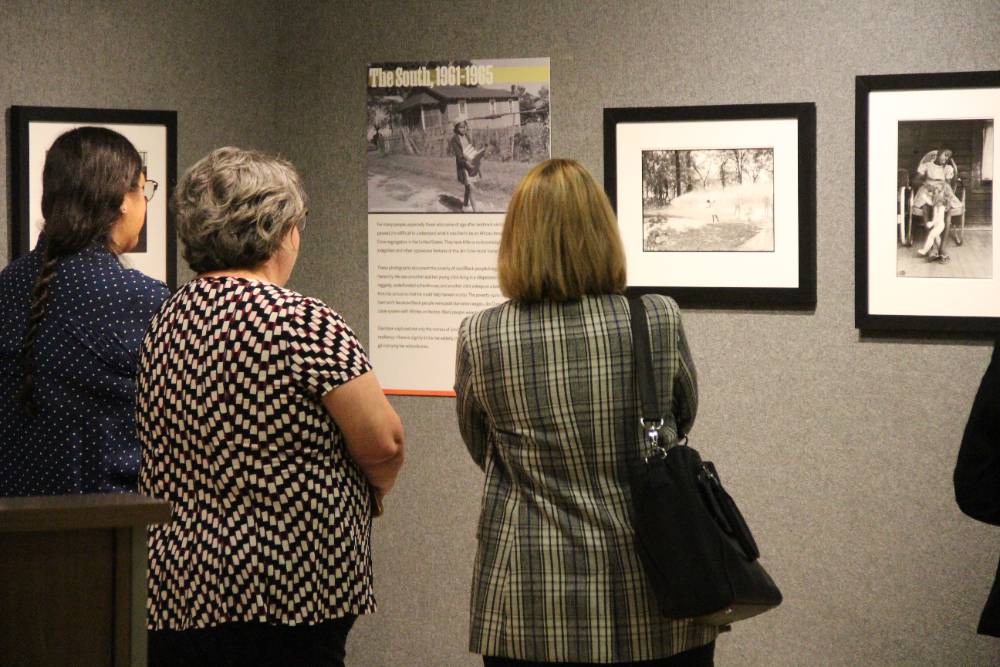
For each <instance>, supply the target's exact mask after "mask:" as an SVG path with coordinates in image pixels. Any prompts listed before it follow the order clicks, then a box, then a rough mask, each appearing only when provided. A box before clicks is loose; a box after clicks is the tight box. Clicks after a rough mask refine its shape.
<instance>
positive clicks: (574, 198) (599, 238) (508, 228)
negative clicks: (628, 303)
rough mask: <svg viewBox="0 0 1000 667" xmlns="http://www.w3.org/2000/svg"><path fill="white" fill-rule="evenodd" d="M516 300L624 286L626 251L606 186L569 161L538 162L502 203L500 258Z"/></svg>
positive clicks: (504, 284) (501, 273)
mask: <svg viewBox="0 0 1000 667" xmlns="http://www.w3.org/2000/svg"><path fill="white" fill-rule="evenodd" d="M497 273H498V277H499V280H500V290H501V291H502V292H503V293H504V295H505V296H506V297H508V298H510V299H514V300H515V301H521V302H524V303H533V302H536V301H541V300H543V299H551V300H553V301H567V300H570V299H578V298H580V297H581V296H583V295H585V294H611V293H620V292H622V291H624V289H625V250H624V248H623V247H622V241H621V236H620V235H619V233H618V222H617V220H616V218H615V213H614V211H613V210H612V209H611V203H610V202H608V197H607V195H605V194H604V190H603V189H601V186H599V185H598V184H597V182H596V181H595V180H594V177H593V176H591V175H590V173H588V172H587V170H586V169H584V168H583V166H582V165H580V164H579V163H578V162H576V161H574V160H564V159H553V160H546V161H545V162H541V163H539V164H538V165H536V166H535V167H534V168H533V169H532V170H531V171H529V172H528V173H527V175H526V176H525V177H524V178H523V179H522V180H521V182H520V183H519V184H518V186H517V189H515V190H514V195H513V197H511V200H510V205H509V206H508V207H507V217H506V218H505V219H504V223H503V234H502V235H501V237H500V252H499V255H498V257H497Z"/></svg>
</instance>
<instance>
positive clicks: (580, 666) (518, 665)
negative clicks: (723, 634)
mask: <svg viewBox="0 0 1000 667" xmlns="http://www.w3.org/2000/svg"><path fill="white" fill-rule="evenodd" d="M714 656H715V642H712V643H710V644H705V645H704V646H699V647H698V648H693V649H691V650H689V651H684V652H683V653H678V654H676V655H672V656H670V657H669V658H660V659H658V660H642V661H640V662H616V663H614V667H712V666H713V665H714V664H715V659H714ZM483 665H484V667H546V666H547V665H551V666H552V667H556V666H558V667H609V666H608V665H602V664H600V663H596V662H533V661H531V660H513V659H511V658H494V657H491V656H488V655H484V656H483Z"/></svg>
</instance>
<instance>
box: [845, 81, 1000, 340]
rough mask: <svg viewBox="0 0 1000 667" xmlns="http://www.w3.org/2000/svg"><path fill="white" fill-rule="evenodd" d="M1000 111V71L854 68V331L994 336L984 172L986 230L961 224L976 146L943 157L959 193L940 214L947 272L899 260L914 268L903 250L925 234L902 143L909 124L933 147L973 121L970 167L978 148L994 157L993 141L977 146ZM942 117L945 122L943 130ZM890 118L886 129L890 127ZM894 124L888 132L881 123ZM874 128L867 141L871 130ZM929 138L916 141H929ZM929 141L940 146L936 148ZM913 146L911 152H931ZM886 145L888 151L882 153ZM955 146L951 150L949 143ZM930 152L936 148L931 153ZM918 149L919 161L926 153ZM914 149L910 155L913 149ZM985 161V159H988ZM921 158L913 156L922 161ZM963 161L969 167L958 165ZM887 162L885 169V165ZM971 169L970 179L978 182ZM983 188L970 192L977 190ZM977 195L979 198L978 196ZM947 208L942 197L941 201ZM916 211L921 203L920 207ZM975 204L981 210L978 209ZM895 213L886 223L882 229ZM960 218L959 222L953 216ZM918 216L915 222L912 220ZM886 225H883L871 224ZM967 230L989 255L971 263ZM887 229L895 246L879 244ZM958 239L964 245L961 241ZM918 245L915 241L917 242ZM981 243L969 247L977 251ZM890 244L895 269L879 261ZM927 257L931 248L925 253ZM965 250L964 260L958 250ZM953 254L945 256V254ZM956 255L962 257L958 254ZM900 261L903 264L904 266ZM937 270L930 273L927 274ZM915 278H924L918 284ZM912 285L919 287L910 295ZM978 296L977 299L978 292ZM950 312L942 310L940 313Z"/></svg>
mask: <svg viewBox="0 0 1000 667" xmlns="http://www.w3.org/2000/svg"><path fill="white" fill-rule="evenodd" d="M997 116H1000V71H998V70H994V71H975V72H935V73H926V74H879V75H862V76H858V77H856V78H855V139H854V142H855V327H856V328H857V329H859V330H861V331H862V332H863V333H870V334H875V335H878V334H880V333H898V334H904V335H918V336H919V335H921V334H932V333H936V334H943V335H952V334H959V335H961V334H996V333H1000V295H998V296H997V298H995V299H994V298H992V295H993V294H994V293H996V292H997V289H1000V284H998V283H1000V275H998V274H1000V271H997V270H996V264H997V263H996V259H995V257H996V247H997V243H996V242H995V238H996V237H995V234H994V232H993V228H994V224H993V223H994V222H995V221H996V216H997V212H998V211H997V207H996V206H995V204H993V202H995V196H993V194H992V190H993V184H992V180H993V179H992V178H990V179H989V187H988V188H985V187H981V189H982V190H983V191H987V190H988V191H989V193H990V196H989V199H990V203H989V206H988V208H987V209H984V215H986V216H988V220H989V229H988V230H982V229H979V230H975V229H973V228H972V227H970V228H968V229H967V228H966V224H965V223H966V218H967V217H968V216H969V214H970V212H972V211H974V210H975V209H974V208H973V205H974V204H976V202H975V201H974V200H973V199H971V198H968V197H967V196H966V195H967V194H975V193H974V190H975V189H976V184H975V180H976V174H975V173H974V172H975V168H974V167H975V160H976V148H975V147H973V148H972V149H970V150H967V151H966V154H965V155H963V156H962V158H960V161H953V160H949V161H948V163H949V164H950V165H954V167H953V169H952V172H951V173H952V174H953V177H957V180H952V181H951V182H950V185H949V187H951V188H952V194H956V195H961V198H962V205H961V213H960V214H952V210H951V209H949V210H948V213H947V214H946V215H945V217H946V219H948V220H949V228H948V231H947V233H946V234H943V236H945V239H946V244H947V245H952V246H953V248H954V249H953V250H952V251H951V252H950V253H945V254H947V255H948V257H947V260H952V259H957V260H958V261H955V262H951V266H953V267H959V268H957V269H948V268H938V267H937V266H935V265H936V264H939V263H940V262H936V263H935V262H931V261H930V258H927V262H926V264H927V266H926V269H925V270H924V271H923V272H922V274H921V275H913V274H912V272H911V275H907V269H906V268H903V267H905V266H917V267H920V266H921V265H922V264H924V259H925V258H923V257H920V258H918V257H917V256H916V254H915V253H916V250H917V249H916V248H914V247H913V241H914V238H915V234H916V235H919V234H921V233H926V234H928V235H929V234H930V232H929V230H926V231H925V229H924V228H926V227H927V225H926V224H920V225H914V224H913V218H914V217H915V215H920V217H921V218H923V215H922V214H914V213H913V212H914V210H915V209H917V208H918V207H917V206H914V205H913V204H914V202H915V201H916V198H915V197H914V192H916V193H918V194H919V191H920V185H919V184H917V183H912V182H911V175H913V174H914V172H915V170H913V169H912V168H913V167H914V164H913V163H914V162H916V161H917V158H913V157H912V156H909V160H908V162H905V163H904V157H907V155H906V153H907V148H908V147H909V145H910V144H913V146H914V149H916V148H917V147H918V146H917V145H918V143H919V142H918V140H917V139H912V138H911V137H912V136H913V135H914V134H915V132H918V131H919V130H926V132H925V133H924V134H925V135H927V136H928V137H929V136H931V135H932V134H934V135H936V136H937V137H942V136H943V137H944V138H937V139H935V140H934V141H935V142H936V143H934V149H937V148H948V149H949V150H953V148H952V147H951V146H944V144H946V143H951V142H953V141H955V139H953V138H950V137H951V136H953V135H958V139H959V142H960V143H961V135H960V133H962V132H968V127H970V126H971V128H972V131H973V135H972V138H973V139H974V138H975V134H974V133H975V131H976V125H977V123H978V124H979V125H981V126H982V128H983V137H984V138H983V142H982V143H981V145H980V146H979V147H978V149H979V150H980V151H983V152H982V153H981V154H980V165H979V166H980V168H981V167H982V162H983V161H984V159H985V152H986V151H990V152H991V155H993V156H995V155H996V145H995V141H990V143H992V146H989V147H987V146H986V145H985V144H986V141H987V139H986V136H987V135H986V132H985V128H986V127H989V128H990V130H989V136H990V139H992V132H993V130H992V128H993V126H994V125H995V120H996V118H997ZM949 124H950V125H951V126H952V127H953V128H954V129H953V130H952V131H951V132H949V129H948V126H949ZM893 125H894V128H893ZM921 126H923V127H921ZM892 129H895V132H892V131H891V130H892ZM874 132H877V133H878V134H877V136H876V138H875V139H874V140H873V138H872V137H873V133H874ZM929 141H930V140H929V139H928V140H926V141H925V143H924V146H930V145H931V144H930V143H929ZM938 144H941V145H940V146H939V145H938ZM924 146H919V150H918V152H922V151H931V149H930V148H925V147H924ZM892 147H895V151H896V152H895V155H893V154H892V150H891V149H892ZM954 150H956V153H957V152H958V150H957V147H956V148H955V149H954ZM934 153H935V154H936V150H935V151H934ZM931 154H932V153H931V152H928V153H926V154H925V155H924V158H926V157H928V156H930V155H931ZM914 155H916V153H914ZM991 160H992V158H991ZM923 161H924V160H923V159H920V163H921V165H920V166H922V163H923ZM961 161H964V162H965V167H966V168H969V167H973V169H972V171H968V170H966V169H963V168H962V166H961V164H960V162H961ZM890 164H891V167H894V173H893V174H888V173H887V172H888V171H889V169H890ZM893 175H894V176H895V191H896V193H897V194H896V195H895V200H894V201H887V196H886V194H885V193H884V192H883V191H885V190H889V186H888V182H889V181H890V180H892V178H893ZM982 176H983V174H982V173H980V174H979V186H983V185H984V184H985V181H984V180H983V178H982ZM982 194H983V193H982V192H980V193H979V195H982ZM978 199H979V200H980V201H981V200H982V199H983V197H982V196H980V197H979V198H978ZM949 206H950V204H949ZM920 208H922V207H920ZM979 208H982V206H980V207H979ZM892 213H895V219H896V225H895V227H896V229H895V230H892V227H889V226H887V225H888V224H889V223H888V220H886V218H888V217H890V215H891V214H892ZM959 216H960V217H961V223H960V224H961V227H959V226H958V225H959V222H958V221H957V220H955V217H959ZM921 222H923V220H922V219H921ZM881 223H886V224H881ZM976 231H979V232H982V231H988V234H986V235H982V236H979V237H978V239H979V241H978V243H979V245H980V246H983V245H985V246H986V250H987V251H988V254H989V261H988V262H984V261H979V262H975V261H974V258H973V254H972V252H971V250H972V249H973V246H974V244H975V243H976V241H975V239H976V238H977V237H975V236H973V237H971V239H972V240H970V237H969V236H968V234H969V233H972V234H974V233H975V232H976ZM887 234H892V235H893V239H894V241H895V243H894V245H895V248H892V247H891V246H890V245H889V243H891V242H887V238H886V236H887ZM963 244H964V246H965V247H964V250H963V249H962V246H963ZM921 250H922V248H921ZM983 250H984V249H983V247H979V248H976V252H977V253H978V254H979V255H982V252H983ZM893 251H895V255H896V256H895V267H894V269H893V267H891V266H889V263H890V262H891V261H892V260H890V253H892V252H893ZM929 252H930V254H931V256H933V253H934V247H933V246H932V247H931V249H930V250H929ZM965 252H968V255H966V256H965V257H963V256H962V254H963V253H965ZM956 254H957V255H959V257H952V255H956ZM963 260H964V261H963ZM904 262H906V264H904ZM934 270H937V271H939V272H940V273H939V274H934V273H932V271H934ZM921 278H925V279H929V280H924V281H922V282H921V281H920V279H921ZM915 290H923V291H922V292H921V293H919V294H918V295H917V296H915V295H914V292H915ZM979 294H982V295H983V296H984V297H985V298H979V297H978V295H979ZM949 311H950V312H949Z"/></svg>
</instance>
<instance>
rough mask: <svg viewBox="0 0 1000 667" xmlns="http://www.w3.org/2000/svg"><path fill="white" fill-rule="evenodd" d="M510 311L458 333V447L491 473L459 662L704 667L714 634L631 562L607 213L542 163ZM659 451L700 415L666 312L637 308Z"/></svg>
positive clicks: (662, 303)
mask: <svg viewBox="0 0 1000 667" xmlns="http://www.w3.org/2000/svg"><path fill="white" fill-rule="evenodd" d="M498 271H499V279H500V287H501V289H502V290H503V293H504V294H505V295H506V296H507V297H509V299H510V300H509V301H507V302H505V303H503V304H501V305H499V306H496V307H495V308H491V309H489V310H485V311H482V312H480V313H477V314H476V315H473V316H471V317H469V318H467V319H466V320H465V321H464V322H462V326H461V329H460V331H459V336H458V358H457V370H456V380H455V392H456V395H457V398H458V402H457V407H458V421H459V426H460V429H461V433H462V438H463V439H464V441H465V444H466V446H467V448H468V450H469V453H470V454H471V455H472V458H473V460H474V461H475V462H476V464H477V465H479V467H480V468H482V469H483V470H484V472H485V474H486V481H485V489H484V498H483V502H482V513H481V515H480V519H479V530H478V535H479V549H478V553H477V555H476V561H475V568H474V573H473V587H472V600H471V624H470V649H471V650H472V651H473V652H476V653H480V654H482V655H483V662H484V665H487V666H494V667H495V666H506V665H518V666H523V665H543V664H550V663H566V662H572V663H574V664H606V663H615V664H618V665H631V664H635V665H669V666H676V665H711V664H712V661H713V658H712V655H713V651H714V642H715V638H716V634H717V630H716V629H715V628H712V627H706V626H699V625H694V624H692V623H690V622H688V621H684V620H680V621H678V620H670V619H667V618H664V617H662V616H661V615H660V614H659V612H658V610H657V608H656V602H655V599H654V596H653V594H652V591H651V590H650V585H649V583H648V581H647V580H646V577H645V575H644V574H643V570H642V568H641V566H640V562H639V557H638V555H637V554H636V552H635V549H634V547H633V533H632V526H631V522H630V515H631V496H630V489H629V486H628V477H627V474H626V469H627V467H628V465H629V463H630V462H631V461H634V460H635V459H636V457H637V456H638V454H639V448H640V444H641V443H640V441H641V437H640V432H639V426H638V425H639V416H640V415H639V412H640V408H639V403H640V399H639V397H638V396H637V395H636V391H635V381H634V378H633V372H632V345H631V335H630V329H629V309H628V301H627V300H626V298H625V297H624V296H623V295H622V292H623V291H624V288H625V256H624V251H623V249H622V243H621V239H620V238H619V234H618V226H617V223H616V221H615V215H614V213H613V211H612V210H611V206H610V204H609V203H608V200H607V197H606V196H605V194H604V192H603V191H602V190H601V188H600V186H599V185H598V184H597V183H596V182H595V181H594V179H593V177H591V175H590V174H589V173H587V171H586V170H584V169H583V167H581V166H580V165H579V164H578V163H576V162H573V161H572V160H548V161H546V162H542V163H541V164H539V165H537V166H536V167H535V168H533V169H532V170H531V171H530V172H529V173H528V174H527V176H525V178H524V180H522V181H521V183H520V184H519V185H518V187H517V189H516V190H515V192H514V195H513V198H512V199H511V202H510V206H509V207H508V209H507V217H506V219H505V221H504V227H503V233H502V237H501V240H500V252H499V257H498ZM643 300H644V303H645V306H646V309H647V311H648V316H649V320H650V335H651V341H652V343H651V345H652V351H653V355H654V369H655V371H656V372H657V374H658V375H659V377H660V378H661V379H660V381H659V383H658V384H659V387H660V392H661V404H662V405H668V406H672V414H670V415H668V418H667V420H666V421H667V423H666V425H665V427H664V428H665V436H666V437H671V436H674V435H676V432H677V430H678V428H680V429H683V431H684V432H687V431H688V429H689V428H690V426H691V423H692V422H693V420H694V416H695V411H696V408H697V388H696V382H695V372H694V366H693V364H692V362H691V357H690V354H689V352H688V348H687V344H686V342H685V339H684V334H683V330H682V328H681V320H680V312H679V311H678V309H677V305H676V304H675V303H674V302H673V301H672V300H671V299H669V298H666V297H662V296H657V295H648V296H645V297H644V298H643Z"/></svg>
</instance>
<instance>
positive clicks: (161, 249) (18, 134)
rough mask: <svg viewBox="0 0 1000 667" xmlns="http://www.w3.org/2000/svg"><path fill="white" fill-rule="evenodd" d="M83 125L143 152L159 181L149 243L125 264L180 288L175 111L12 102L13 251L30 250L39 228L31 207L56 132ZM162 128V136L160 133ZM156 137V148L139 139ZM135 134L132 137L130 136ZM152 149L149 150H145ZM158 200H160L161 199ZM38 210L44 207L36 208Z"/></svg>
mask: <svg viewBox="0 0 1000 667" xmlns="http://www.w3.org/2000/svg"><path fill="white" fill-rule="evenodd" d="M81 125H96V126H102V127H110V128H111V129H113V130H115V131H117V132H119V133H121V134H123V135H125V136H126V137H127V138H128V139H129V140H130V141H132V143H133V144H134V145H136V148H137V149H138V150H139V151H140V153H144V156H143V157H144V160H145V159H148V163H146V164H145V165H144V166H145V168H147V169H149V170H151V171H150V173H148V174H147V176H148V177H149V178H152V179H153V180H156V181H158V182H159V185H160V187H159V190H158V192H157V195H156V197H155V198H154V199H153V200H152V201H151V202H150V206H149V208H148V210H147V216H148V219H147V224H146V226H145V227H144V237H143V241H144V242H145V240H146V239H147V238H148V239H149V244H148V245H144V246H143V250H142V251H141V252H136V253H126V254H125V255H123V258H124V263H125V264H126V265H131V264H133V263H137V264H141V266H139V265H136V266H135V268H138V269H140V270H143V271H144V272H145V273H148V274H150V275H151V276H152V277H154V278H157V279H159V280H162V281H163V282H165V283H166V284H167V286H168V287H169V288H170V289H171V290H173V289H175V288H176V287H177V236H176V231H175V227H174V217H173V211H172V210H171V207H170V206H169V205H168V202H169V201H170V197H171V196H172V194H173V190H174V186H175V185H176V182H177V112H176V111H163V110H138V109H93V108H76V107H41V106H12V107H10V132H9V137H10V150H9V153H10V185H11V217H10V221H11V224H10V239H11V255H12V257H13V258H17V257H20V256H21V255H24V254H26V253H28V252H30V250H31V247H32V245H33V241H34V238H33V237H34V236H37V229H35V230H33V229H32V225H33V224H36V223H37V222H39V218H40V214H37V217H36V218H35V220H34V222H33V220H32V218H33V214H32V211H33V206H35V207H37V206H40V204H38V202H40V201H41V165H42V164H43V163H44V156H45V151H46V150H48V148H49V146H50V145H51V143H52V140H54V139H55V137H56V136H58V134H61V133H62V132H64V131H66V130H69V129H71V128H72V127H77V126H81ZM159 128H162V133H163V136H162V140H161V138H160V137H159V132H160V130H159ZM147 134H148V135H150V136H156V140H155V141H154V142H152V143H154V144H155V150H154V149H153V147H145V146H143V145H140V142H139V141H137V138H144V137H146V136H147ZM130 135H132V136H130ZM144 148H149V150H144ZM157 200H159V201H157ZM38 210H40V209H38Z"/></svg>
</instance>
